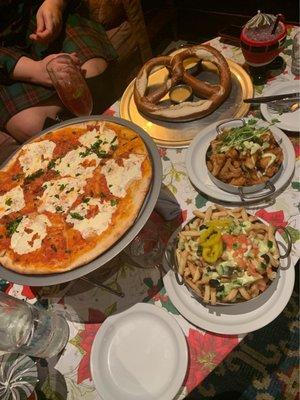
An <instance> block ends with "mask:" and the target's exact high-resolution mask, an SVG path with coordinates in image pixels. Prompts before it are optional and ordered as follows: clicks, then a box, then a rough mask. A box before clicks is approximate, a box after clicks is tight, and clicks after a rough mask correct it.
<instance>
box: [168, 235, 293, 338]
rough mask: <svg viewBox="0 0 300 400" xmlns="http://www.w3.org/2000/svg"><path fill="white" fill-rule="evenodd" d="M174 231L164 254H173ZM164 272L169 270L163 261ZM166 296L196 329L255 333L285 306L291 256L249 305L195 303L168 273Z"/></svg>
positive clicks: (289, 287)
mask: <svg viewBox="0 0 300 400" xmlns="http://www.w3.org/2000/svg"><path fill="white" fill-rule="evenodd" d="M177 232H178V231H175V232H174V234H173V235H172V236H171V238H170V240H169V244H168V246H167V251H168V249H169V251H172V249H173V243H174V240H175V238H176V236H177ZM163 264H164V267H165V269H169V265H168V263H167V260H166V259H164V262H163ZM163 280H164V285H165V288H166V291H167V294H168V296H169V297H170V299H171V301H172V303H173V304H174V305H175V307H176V308H177V310H178V311H179V312H180V314H181V315H182V316H183V317H184V318H186V319H187V320H188V321H189V322H191V323H192V324H194V325H196V326H197V327H199V328H202V329H205V330H207V331H210V332H215V333H220V334H225V335H239V334H244V333H248V332H252V331H255V330H257V329H260V328H262V327H264V326H265V325H267V324H269V323H270V322H272V321H273V320H274V319H275V318H276V317H277V316H278V315H279V314H280V313H281V312H282V310H283V309H284V307H285V306H286V305H287V303H288V301H289V299H290V297H291V295H292V292H293V287H294V281H295V270H294V267H292V266H291V265H290V257H289V258H286V259H283V260H281V266H280V267H279V270H278V274H277V277H276V280H275V281H274V282H273V283H272V285H271V286H270V287H269V288H268V290H266V291H265V292H263V293H262V294H261V295H260V296H258V297H257V298H254V299H252V300H251V301H250V302H244V303H238V304H232V305H230V307H228V306H227V305H224V306H222V305H217V306H210V305H204V304H203V303H200V302H199V301H197V300H196V299H195V298H194V297H193V295H192V294H191V292H190V291H189V290H188V289H187V288H186V286H185V285H179V284H178V283H177V281H176V277H175V273H174V272H173V271H171V270H169V271H168V272H167V274H166V275H165V276H164V278H163Z"/></svg>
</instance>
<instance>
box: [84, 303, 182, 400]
mask: <svg viewBox="0 0 300 400" xmlns="http://www.w3.org/2000/svg"><path fill="white" fill-rule="evenodd" d="M187 362H188V353H187V344H186V340H185V337H184V334H183V332H182V330H181V328H180V327H179V325H178V323H177V322H176V320H175V318H173V317H172V316H171V315H170V314H168V312H167V311H166V310H163V309H161V308H159V307H157V306H154V305H152V304H146V303H138V304H136V305H135V306H133V307H131V308H130V309H128V310H126V311H124V312H122V313H120V314H116V315H114V316H111V317H109V318H107V319H106V320H105V322H104V323H103V324H102V326H101V328H100V329H99V331H98V333H97V335H96V337H95V340H94V343H93V346H92V352H91V373H92V377H93V381H94V384H95V387H96V390H97V392H98V393H99V395H100V396H101V399H103V400H112V399H122V400H171V399H173V398H174V396H175V395H176V394H177V392H178V391H179V389H180V387H181V385H182V382H183V379H184V377H185V374H186V369H187Z"/></svg>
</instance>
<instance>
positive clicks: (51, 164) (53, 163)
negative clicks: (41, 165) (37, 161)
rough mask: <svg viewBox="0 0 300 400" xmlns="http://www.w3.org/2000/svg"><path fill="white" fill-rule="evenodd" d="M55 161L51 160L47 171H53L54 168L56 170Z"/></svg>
mask: <svg viewBox="0 0 300 400" xmlns="http://www.w3.org/2000/svg"><path fill="white" fill-rule="evenodd" d="M55 161H56V160H51V161H50V162H49V164H48V166H47V169H52V168H54V167H55V166H56V165H55Z"/></svg>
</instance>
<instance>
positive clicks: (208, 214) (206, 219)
mask: <svg viewBox="0 0 300 400" xmlns="http://www.w3.org/2000/svg"><path fill="white" fill-rule="evenodd" d="M212 211H213V208H212V206H209V207H208V209H207V210H206V213H205V217H204V219H203V223H204V224H205V223H206V222H208V221H210V219H211V215H212Z"/></svg>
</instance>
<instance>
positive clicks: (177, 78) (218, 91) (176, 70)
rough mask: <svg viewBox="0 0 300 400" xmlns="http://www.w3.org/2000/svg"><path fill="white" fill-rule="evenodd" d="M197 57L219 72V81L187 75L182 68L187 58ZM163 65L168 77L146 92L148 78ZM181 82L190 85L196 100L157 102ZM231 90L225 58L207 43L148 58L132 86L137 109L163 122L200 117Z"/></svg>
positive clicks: (211, 109) (213, 107)
mask: <svg viewBox="0 0 300 400" xmlns="http://www.w3.org/2000/svg"><path fill="white" fill-rule="evenodd" d="M190 57H196V58H198V59H199V60H201V61H202V60H203V61H210V62H212V63H213V64H214V65H216V67H217V68H218V71H219V76H220V81H219V84H217V85H211V84H210V83H208V82H203V81H201V80H199V79H197V78H195V77H194V76H192V75H190V74H189V73H188V72H187V71H186V70H185V68H184V65H183V61H184V60H185V59H186V58H190ZM161 65H164V66H165V67H166V68H167V69H168V70H169V76H168V79H167V80H166V81H165V82H164V83H162V84H161V85H160V86H159V87H158V88H156V89H155V90H154V91H153V92H152V93H150V94H147V87H148V77H149V75H150V73H151V72H152V71H153V70H154V68H155V67H159V66H161ZM180 82H184V83H186V84H187V85H190V86H191V87H192V89H193V92H194V94H195V95H196V96H197V97H200V99H199V100H197V101H194V102H191V101H185V102H183V103H180V104H175V105H167V104H164V103H159V101H160V100H161V99H162V98H163V97H164V96H165V95H166V94H167V93H168V92H169V90H170V89H171V87H173V86H175V85H177V84H179V83H180ZM230 89H231V74H230V69H229V67H228V64H227V61H226V60H225V58H224V57H223V56H222V54H221V53H220V52H219V51H218V50H216V49H214V48H213V47H211V46H208V45H197V46H191V47H188V48H186V49H185V50H183V51H181V52H180V53H177V54H175V55H174V56H173V57H171V56H161V57H156V58H153V59H151V60H149V61H147V62H146V63H145V64H144V66H143V67H142V68H141V70H140V72H139V73H138V75H137V77H136V80H135V85H134V100H135V103H136V106H137V108H138V110H139V111H140V112H142V113H144V114H146V115H149V116H150V117H152V118H157V119H161V120H166V121H180V120H186V119H187V118H188V119H196V118H202V117H204V116H205V115H208V114H210V113H211V112H212V111H214V110H215V109H216V108H217V107H219V105H220V104H221V103H222V102H223V101H224V100H225V99H226V97H227V96H228V95H229V93H230Z"/></svg>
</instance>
